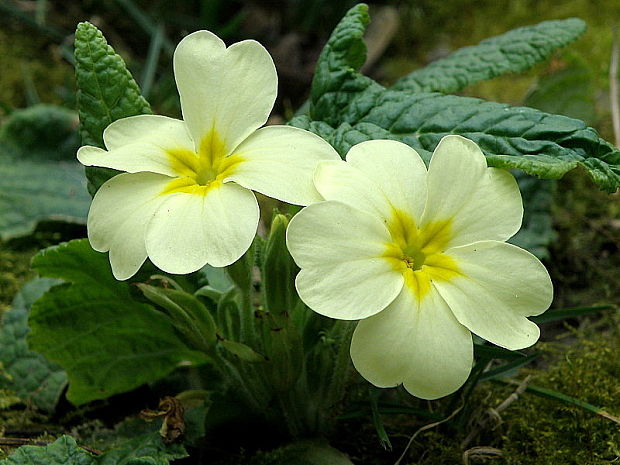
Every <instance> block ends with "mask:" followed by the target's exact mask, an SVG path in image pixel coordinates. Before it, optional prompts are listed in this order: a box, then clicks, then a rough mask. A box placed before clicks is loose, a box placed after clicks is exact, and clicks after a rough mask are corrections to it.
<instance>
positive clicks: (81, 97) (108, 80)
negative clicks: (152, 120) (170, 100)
mask: <svg viewBox="0 0 620 465" xmlns="http://www.w3.org/2000/svg"><path fill="white" fill-rule="evenodd" d="M75 73H76V79H77V101H78V108H79V114H80V134H81V136H82V143H83V144H84V145H94V146H96V147H101V148H104V143H103V130H104V129H105V128H106V127H107V126H108V125H109V124H110V123H112V122H113V121H116V120H117V119H120V118H125V117H127V116H134V115H140V114H144V113H151V108H150V106H149V104H148V102H147V101H146V100H145V99H144V97H142V95H141V94H140V89H139V88H138V84H136V81H135V80H134V79H133V77H132V76H131V73H130V72H129V71H128V70H127V68H126V66H125V62H124V61H123V59H122V58H121V57H120V56H119V55H117V54H116V53H115V52H114V49H113V48H112V47H110V46H109V45H108V43H107V42H106V40H105V37H103V34H102V33H101V31H99V30H98V29H97V28H96V27H95V26H93V25H92V24H90V23H88V22H83V23H80V24H78V26H77V30H76V31H75ZM114 173H115V171H114V170H109V169H107V170H106V169H102V168H95V167H87V168H86V176H87V177H88V180H89V191H90V193H91V194H93V195H94V193H95V192H96V191H97V189H98V188H99V187H100V185H101V183H102V182H103V181H105V180H106V179H109V178H111V177H112V176H113V175H114Z"/></svg>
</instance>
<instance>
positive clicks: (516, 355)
mask: <svg viewBox="0 0 620 465" xmlns="http://www.w3.org/2000/svg"><path fill="white" fill-rule="evenodd" d="M474 355H475V356H476V357H478V358H486V359H489V360H492V359H494V358H499V359H504V360H515V359H522V358H524V357H525V354H523V353H521V352H516V351H514V350H508V349H504V348H502V347H497V346H491V345H486V344H485V345H483V344H474Z"/></svg>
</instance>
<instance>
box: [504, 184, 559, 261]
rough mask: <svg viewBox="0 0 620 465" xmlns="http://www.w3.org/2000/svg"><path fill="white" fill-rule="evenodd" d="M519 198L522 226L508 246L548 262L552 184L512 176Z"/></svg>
mask: <svg viewBox="0 0 620 465" xmlns="http://www.w3.org/2000/svg"><path fill="white" fill-rule="evenodd" d="M516 178H517V182H518V183H519V190H520V191H521V197H522V198H523V209H524V211H523V223H522V226H521V229H520V230H519V232H518V233H517V234H516V235H514V236H513V237H511V238H510V239H509V241H508V242H510V243H511V244H515V245H518V246H519V247H522V248H524V249H526V250H529V251H530V252H531V253H533V254H534V255H536V256H537V257H538V258H540V259H545V258H548V256H549V250H548V248H547V247H548V246H549V244H551V242H552V241H553V240H554V239H555V237H556V233H555V230H554V229H553V221H552V218H551V205H552V204H553V193H554V192H555V188H556V183H555V182H554V181H551V180H545V179H536V178H532V177H529V176H526V175H524V174H523V173H521V172H517V173H516Z"/></svg>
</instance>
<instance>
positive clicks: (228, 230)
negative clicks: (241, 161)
mask: <svg viewBox="0 0 620 465" xmlns="http://www.w3.org/2000/svg"><path fill="white" fill-rule="evenodd" d="M164 197H165V200H164V202H163V203H162V204H161V205H160V206H159V208H158V209H157V211H156V212H155V215H154V216H153V218H152V220H151V221H150V223H149V224H148V225H147V230H146V249H147V251H148V255H149V258H150V259H151V261H152V262H153V263H154V264H155V265H156V266H157V267H158V268H160V269H162V270H163V271H166V272H168V273H179V274H184V273H191V272H193V271H196V270H198V269H200V268H202V267H203V266H204V265H206V264H207V263H208V264H210V265H212V266H216V267H222V266H227V265H230V264H231V263H234V262H235V261H236V260H238V259H239V258H240V257H241V256H242V255H243V254H244V253H245V252H246V251H247V250H248V248H249V247H250V245H251V244H252V240H253V239H254V236H255V234H256V228H257V226H258V215H259V210H258V203H257V202H256V197H254V194H253V193H252V192H251V191H249V190H247V189H245V188H243V187H241V186H238V185H236V184H234V183H226V184H221V185H219V186H217V187H213V188H211V189H209V190H208V191H207V192H206V194H205V195H201V194H194V193H191V194H190V193H185V192H177V193H174V194H169V195H167V196H164Z"/></svg>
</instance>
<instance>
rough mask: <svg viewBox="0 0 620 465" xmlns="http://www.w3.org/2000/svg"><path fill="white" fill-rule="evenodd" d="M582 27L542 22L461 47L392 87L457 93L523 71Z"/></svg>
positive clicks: (570, 22) (576, 23) (577, 22)
mask: <svg viewBox="0 0 620 465" xmlns="http://www.w3.org/2000/svg"><path fill="white" fill-rule="evenodd" d="M585 30H586V23H585V22H584V21H582V20H581V19H578V18H569V19H561V20H555V21H543V22H542V23H539V24H536V25H533V26H526V27H520V28H517V29H513V30H512V31H508V32H506V33H505V34H502V35H499V36H496V37H491V38H489V39H485V40H483V41H482V42H480V43H479V44H478V45H474V46H471V47H464V48H461V49H459V50H457V51H456V52H454V53H452V54H450V55H448V56H447V57H446V58H442V59H439V60H437V61H434V62H432V63H431V64H429V65H428V66H426V67H424V68H422V69H419V70H416V71H414V72H412V73H410V74H408V75H407V76H405V77H403V78H401V79H400V80H399V81H398V82H396V84H394V86H393V89H394V90H409V91H414V92H435V91H436V92H444V93H452V92H458V91H459V90H461V89H462V88H464V87H465V86H467V85H468V84H472V83H474V82H479V81H485V80H487V79H492V78H494V77H496V76H499V75H501V74H504V73H518V72H521V71H525V70H527V69H529V68H531V67H532V66H534V65H535V64H536V63H539V62H541V61H543V60H545V59H546V58H547V57H548V56H549V55H551V53H552V52H553V51H554V50H556V49H558V48H560V47H563V46H565V45H567V44H569V43H570V42H572V41H574V40H575V39H577V38H578V37H579V36H580V35H581V34H583V33H584V32H585Z"/></svg>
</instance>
